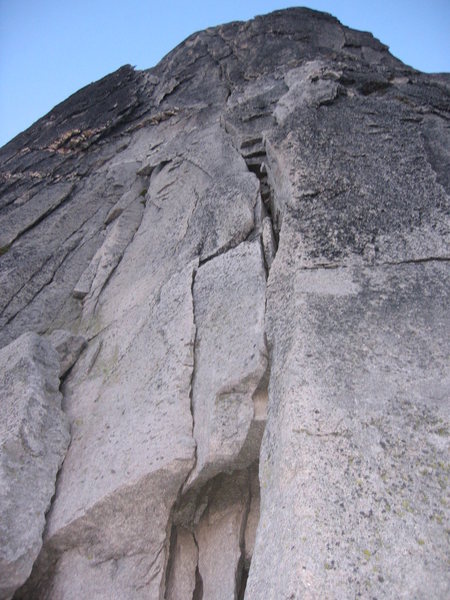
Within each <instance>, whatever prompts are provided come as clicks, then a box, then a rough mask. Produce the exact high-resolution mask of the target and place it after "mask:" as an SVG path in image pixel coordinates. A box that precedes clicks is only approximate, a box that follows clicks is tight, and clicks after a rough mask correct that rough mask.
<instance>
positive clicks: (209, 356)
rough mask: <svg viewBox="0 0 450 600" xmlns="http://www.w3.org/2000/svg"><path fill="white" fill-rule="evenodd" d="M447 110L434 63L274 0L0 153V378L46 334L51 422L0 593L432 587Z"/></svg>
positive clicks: (226, 597)
mask: <svg viewBox="0 0 450 600" xmlns="http://www.w3.org/2000/svg"><path fill="white" fill-rule="evenodd" d="M449 119H450V76H449V75H447V74H434V75H427V74H423V73H420V72H418V71H416V70H414V69H412V68H410V67H408V66H406V65H404V64H403V63H401V62H400V61H399V60H397V59H396V58H394V57H393V56H392V55H391V54H390V53H389V51H388V48H387V47H386V46H385V45H383V44H382V43H380V42H379V41H378V40H376V39H375V38H373V37H372V35H371V34H369V33H364V32H358V31H353V30H350V29H348V28H346V27H344V26H343V25H341V24H340V23H339V22H338V21H337V20H336V19H335V18H334V17H332V16H330V15H327V14H324V13H318V12H314V11H311V10H308V9H288V10H284V11H278V12H275V13H272V14H270V15H267V16H264V17H257V18H255V19H254V20H252V21H249V22H248V23H231V24H228V25H224V26H221V27H216V28H211V29H207V30H205V31H203V32H200V33H196V34H194V35H192V36H191V37H190V38H188V39H187V40H186V41H185V42H183V43H182V44H180V46H178V47H177V48H175V49H174V50H173V51H172V52H171V53H170V54H168V55H167V56H166V57H165V58H164V59H163V60H162V61H161V62H160V63H159V64H158V65H157V66H156V67H154V68H152V69H149V70H146V71H135V70H134V69H133V68H131V67H130V66H125V67H122V68H121V69H119V70H118V71H116V72H115V73H113V74H111V75H108V76H107V77H105V78H104V79H102V80H101V81H99V82H96V83H93V84H91V85H90V86H87V87H86V88H84V89H82V90H80V91H79V92H77V93H76V94H74V95H73V96H71V97H70V98H68V99H67V100H66V101H65V102H63V103H62V104H60V105H58V106H57V107H55V108H54V109H53V110H52V111H51V112H50V113H49V114H48V115H46V116H44V117H43V118H42V119H41V120H40V121H38V122H37V123H36V124H34V125H33V126H32V127H31V128H30V129H28V130H27V131H25V132H24V133H22V134H20V135H19V136H17V137H16V138H15V139H14V140H12V141H11V142H10V143H9V144H7V145H6V146H4V147H3V148H2V149H0V353H1V365H2V366H1V371H2V376H6V377H7V376H8V373H9V369H11V368H13V367H14V364H15V362H14V361H15V360H16V359H17V352H18V350H17V345H18V344H19V345H20V344H22V343H23V340H24V339H27V340H35V343H36V344H38V345H40V347H41V346H42V347H45V348H46V350H45V353H46V356H52V357H53V358H52V360H54V365H53V363H52V365H53V367H52V368H53V371H52V373H53V375H52V379H51V381H52V383H51V385H50V387H48V385H47V387H45V385H44V388H45V390H43V391H42V397H43V398H50V397H51V398H53V399H55V400H57V399H59V397H60V396H59V394H58V375H59V377H60V391H61V393H62V396H63V398H62V408H63V411H64V413H65V416H60V418H61V419H62V421H61V422H64V420H65V419H68V421H69V422H70V433H71V442H70V446H69V447H68V449H67V452H66V448H67V442H68V440H67V437H66V436H67V434H66V433H63V431H65V430H63V429H61V427H60V428H56V429H54V428H53V429H52V428H51V427H50V430H49V431H48V432H47V431H46V432H44V431H42V432H41V433H39V432H38V435H37V439H36V441H35V443H36V444H38V445H45V444H47V445H48V446H49V447H50V448H51V449H54V448H56V447H58V451H57V452H56V453H55V452H53V454H52V453H51V452H50V453H46V451H42V452H41V451H39V452H38V453H37V454H38V456H34V455H33V461H34V462H33V461H31V462H30V463H29V468H28V467H27V470H26V472H25V471H23V473H21V475H20V477H19V478H17V477H15V476H14V474H13V473H11V472H10V471H8V472H5V474H3V473H2V477H5V478H6V479H5V484H4V485H3V484H2V493H3V489H11V490H12V489H14V490H16V491H15V492H14V494H16V493H17V490H19V491H21V493H22V497H21V499H20V502H19V501H15V500H14V498H15V497H16V496H15V495H14V494H11V495H7V496H5V500H4V501H5V502H7V503H8V502H9V504H8V506H9V507H10V508H11V506H12V507H13V508H11V509H10V508H8V509H7V512H6V513H5V514H7V519H6V520H5V519H4V517H3V514H2V522H1V531H2V552H4V551H3V547H5V548H6V549H7V550H8V548H9V547H11V548H12V547H13V546H14V547H15V548H18V549H19V550H18V553H17V556H19V554H20V556H26V559H23V561H24V562H23V563H21V564H20V573H19V567H18V568H17V570H15V569H16V567H15V566H14V564H15V563H14V562H13V561H14V560H15V558H14V557H13V558H11V557H12V555H11V556H10V555H8V557H7V561H9V563H8V564H7V565H6V566H5V563H4V562H0V581H1V582H2V583H1V585H2V586H3V587H1V588H0V599H2V600H5V599H9V598H10V597H13V598H14V600H79V599H80V598H94V599H103V598H104V599H105V600H106V599H108V600H109V599H117V600H123V599H130V600H134V599H137V600H139V599H144V598H145V599H149V598H151V599H152V600H153V599H154V600H244V598H245V600H261V599H264V600H307V599H316V598H317V599H320V600H321V599H323V598H329V599H336V600H340V599H342V598H362V599H365V598H376V599H377V600H388V599H391V598H399V599H405V600H406V599H408V600H409V599H415V600H423V598H427V599H430V600H432V599H444V598H445V599H446V598H448V597H449V594H450V576H449V564H448V556H449V550H450V548H449V542H448V530H449V520H448V517H449V513H448V502H449V497H448V473H449V462H448V459H449V447H448V426H449V401H448V400H449V390H450V375H449V368H448V367H449V356H450V347H449V346H450V343H449V340H450V326H449V320H450V318H449V311H448V306H449V295H450V285H449V283H450V281H449V261H450V247H449V231H450V220H449V213H450V211H449V193H450V188H449V186H450V179H449V168H448V165H449V159H450V128H449V125H448V123H449ZM27 332H32V333H27ZM23 334H25V337H23ZM20 336H22V337H20ZM30 336H31V337H30ZM52 345H53V347H54V349H53V348H52ZM58 356H59V361H58ZM15 357H16V358H15ZM49 360H50V359H49ZM17 364H22V363H20V361H19V363H17ZM46 364H47V363H46ZM49 364H50V363H49ZM14 368H15V367H14ZM23 369H25V371H24V374H23V378H24V379H23V381H25V383H24V384H23V385H25V387H26V386H27V384H26V378H27V377H32V376H33V373H34V371H33V370H32V369H31V367H30V368H29V367H23ZM19 381H22V379H20V378H19V380H17V381H16V378H15V379H14V382H13V383H11V386H12V387H10V388H9V387H7V388H5V390H6V392H5V394H4V395H3V390H2V405H3V406H13V407H20V406H21V405H22V403H23V402H26V401H27V399H26V395H25V396H24V395H23V393H22V392H21V390H20V389H19V388H18V387H17V386H19V385H22V383H19ZM3 398H4V399H3ZM58 401H59V400H58ZM58 410H59V409H58ZM7 414H8V413H7V412H6V413H5V411H4V410H2V411H1V412H0V415H1V416H0V422H1V426H0V431H1V432H2V439H1V440H0V442H1V444H2V448H3V447H4V446H3V445H4V444H5V439H7V436H8V435H9V429H10V428H9V425H5V416H6V419H8V417H7ZM58 414H59V413H58ZM61 415H62V413H61ZM21 426H22V428H23V427H25V428H27V427H28V428H32V430H33V431H37V430H36V421H35V417H34V416H33V415H32V414H29V415H28V416H24V418H23V422H22V425H21ZM65 452H66V453H65ZM64 453H65V456H64ZM63 457H64V462H63V464H62V467H61V469H60V471H59V474H58V476H57V470H58V466H59V464H60V463H61V461H62V459H63ZM27 460H28V459H27ZM27 465H28V462H27ZM41 470H42V471H44V472H45V481H44V479H43V478H41V476H40V472H41ZM37 478H38V479H37ZM36 481H39V484H37V483H36ZM55 484H56V493H55V495H54V497H53V498H52V495H53V491H54V489H55ZM28 497H30V498H32V499H33V501H35V502H38V501H39V506H36V508H34V507H33V508H32V509H31V510H32V511H34V512H33V513H32V512H30V506H31V505H29V504H28V503H26V506H25V504H24V503H25V499H26V498H28ZM2 502H3V500H2ZM11 502H13V504H11ZM27 502H28V501H27ZM50 503H51V506H50ZM48 508H50V509H49V510H48V512H47V513H46V515H45V512H46V510H47V509H48ZM8 511H9V512H8ZM2 513H3V508H2ZM44 518H45V521H44ZM5 523H6V527H5ZM44 523H45V529H44ZM24 525H25V526H26V529H27V531H29V532H35V533H33V536H34V537H33V540H32V544H31V545H30V544H28V540H26V539H24V537H23V535H22V532H21V530H20V527H23V526H24ZM4 530H5V533H3V531H4ZM4 536H5V537H4ZM3 538H4V539H6V540H7V544H6V545H5V544H4V543H3ZM31 547H32V551H29V548H31ZM8 552H9V550H8ZM20 560H22V559H20ZM2 561H3V555H2ZM25 563H26V564H25ZM33 563H34V564H33ZM11 565H12V566H11ZM32 565H33V568H32V571H31V575H30V576H29V577H28V575H29V572H30V570H31V567H32ZM27 578H28V579H27Z"/></svg>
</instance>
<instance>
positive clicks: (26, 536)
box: [0, 333, 69, 599]
mask: <svg viewBox="0 0 450 600" xmlns="http://www.w3.org/2000/svg"><path fill="white" fill-rule="evenodd" d="M0 373H1V379H0V382H1V385H0V404H1V418H0V513H1V521H0V539H1V544H0V598H2V599H5V598H9V597H12V594H13V593H14V592H15V590H16V589H17V588H18V587H19V586H20V585H22V584H23V583H24V581H25V580H26V579H27V577H28V576H29V574H30V572H31V568H32V566H33V563H34V561H35V560H36V558H37V556H38V554H39V551H40V549H41V546H42V534H43V531H44V526H45V513H46V512H47V510H48V509H49V507H50V501H51V498H52V496H53V494H54V492H55V480H56V474H57V471H58V469H59V466H60V465H61V463H62V460H63V458H64V454H65V452H66V449H67V446H68V444H69V431H68V423H67V420H66V417H65V415H64V413H63V412H62V411H61V394H60V393H59V391H58V387H59V378H58V374H59V360H58V355H57V353H56V351H55V350H54V349H53V348H52V347H51V345H50V344H49V342H48V341H46V340H45V339H43V338H41V337H39V336H38V335H36V334H34V333H28V334H24V335H22V336H21V337H20V338H18V339H17V340H16V341H15V342H13V343H12V344H10V345H8V346H6V347H5V348H2V349H1V350H0Z"/></svg>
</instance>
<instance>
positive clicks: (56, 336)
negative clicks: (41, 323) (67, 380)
mask: <svg viewBox="0 0 450 600" xmlns="http://www.w3.org/2000/svg"><path fill="white" fill-rule="evenodd" d="M49 340H50V343H51V345H52V346H53V348H54V349H55V350H56V351H57V352H58V355H59V363H60V368H59V376H60V377H64V375H65V374H66V373H67V371H68V370H69V369H70V368H71V367H72V366H73V365H74V364H75V362H76V361H77V359H78V357H79V356H80V354H81V352H82V351H83V350H84V349H85V348H86V345H87V343H86V339H85V338H84V337H83V336H82V335H74V334H73V333H71V332H70V331H66V330H64V329H55V331H52V333H51V334H50V335H49Z"/></svg>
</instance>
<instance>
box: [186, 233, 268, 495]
mask: <svg viewBox="0 0 450 600" xmlns="http://www.w3.org/2000/svg"><path fill="white" fill-rule="evenodd" d="M265 287H266V276H265V272H264V262H263V255H262V250H261V244H260V242H259V241H255V242H251V243H248V242H245V243H243V244H241V245H240V246H238V247H237V248H235V249H234V250H230V251H229V252H226V253H225V254H221V255H220V256H218V257H217V258H214V259H212V260H210V261H208V263H207V264H205V265H203V266H201V267H200V268H199V269H198V271H197V275H196V278H195V284H194V288H193V294H194V306H195V321H196V324H197V335H196V355H195V356H196V363H195V367H196V368H195V376H194V381H193V387H192V409H193V417H194V437H195V440H196V443H197V461H196V465H195V468H194V469H193V471H192V473H191V474H190V477H189V479H188V481H187V483H186V486H187V487H189V486H191V485H192V484H193V483H194V482H197V483H199V482H200V483H201V482H203V481H205V480H208V479H211V478H212V477H214V476H215V475H217V474H218V473H220V472H222V471H225V470H227V469H228V470H236V469H239V468H241V469H242V468H243V467H246V466H248V465H249V464H251V463H252V462H254V461H255V460H256V459H257V458H258V453H259V446H260V443H261V440H260V439H258V436H257V435H256V436H255V435H254V429H255V428H256V427H257V424H256V421H258V419H259V414H257V407H256V406H255V402H256V400H255V399H254V396H255V395H256V391H257V389H258V387H259V384H260V382H261V380H262V379H263V377H264V374H265V372H266V368H267V354H266V347H265V341H264V311H265ZM262 430H263V427H262V429H261V434H262ZM252 437H253V438H254V439H252ZM197 480H198V481H197Z"/></svg>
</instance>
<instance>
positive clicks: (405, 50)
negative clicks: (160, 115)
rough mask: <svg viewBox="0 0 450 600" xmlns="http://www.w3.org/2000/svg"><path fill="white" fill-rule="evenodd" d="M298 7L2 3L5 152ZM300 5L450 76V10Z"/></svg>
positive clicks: (360, 2) (328, 1)
mask: <svg viewBox="0 0 450 600" xmlns="http://www.w3.org/2000/svg"><path fill="white" fill-rule="evenodd" d="M295 5H296V3H295V0H294V2H292V1H291V2H281V1H270V0H255V1H253V0H230V1H227V0H215V1H214V0H210V1H209V2H206V1H204V0H191V1H184V2H182V1H179V0H178V1H177V0H157V1H154V0H146V1H145V0H0V146H1V145H3V144H4V143H6V142H7V141H8V140H9V139H11V138H12V137H13V136H14V135H16V134H17V133H19V132H20V131H22V130H23V129H26V128H27V127H28V126H29V125H31V124H32V123H33V122H34V121H36V120H37V119H38V118H39V117H41V116H43V115H44V114H45V113H47V112H48V111H49V110H50V109H51V108H52V107H53V106H55V104H57V103H59V102H61V101H62V100H64V99H65V98H67V96H69V95H70V94H72V93H73V92H75V91H76V90H78V89H79V88H80V87H82V86H84V85H87V84H88V83H90V82H91V81H95V80H97V79H99V78H101V77H103V76H104V75H106V74H108V73H110V72H112V71H114V70H115V69H117V68H118V67H120V66H121V65H123V64H126V63H129V64H132V65H135V66H136V67H137V68H139V69H145V68H148V67H151V66H153V65H155V64H156V63H157V62H158V61H159V60H160V59H161V58H162V57H163V56H164V55H165V54H166V53H167V52H169V51H170V50H171V49H172V48H173V47H174V46H176V45H177V44H178V43H179V42H181V41H182V40H183V39H184V38H186V37H187V36H188V35H190V34H191V33H193V32H194V31H198V30H201V29H204V28H206V27H209V26H213V25H218V24H220V23H225V22H228V21H234V20H246V19H250V18H252V17H253V16H255V15H257V14H264V13H267V12H270V11H272V10H276V9H279V8H286V7H288V6H295ZM297 5H304V6H308V7H310V8H315V9H317V10H324V11H326V12H330V13H332V14H334V15H335V16H336V17H337V18H338V19H339V20H340V21H341V22H342V23H343V24H344V25H348V26H350V27H353V28H355V29H363V30H366V31H371V32H372V33H373V34H374V35H375V36H376V37H378V38H379V39H381V41H383V42H384V43H385V44H387V45H388V46H389V47H390V49H391V52H392V53H393V54H394V55H395V56H397V57H398V58H400V59H401V60H403V61H404V62H405V63H407V64H409V65H411V66H413V67H415V68H417V69H420V70H422V71H426V72H438V71H450V0H389V1H385V0H378V1H371V0H334V1H333V0H322V1H321V0H317V1H315V0H311V1H309V2H308V1H307V0H304V2H301V0H300V2H299V4H297Z"/></svg>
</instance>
